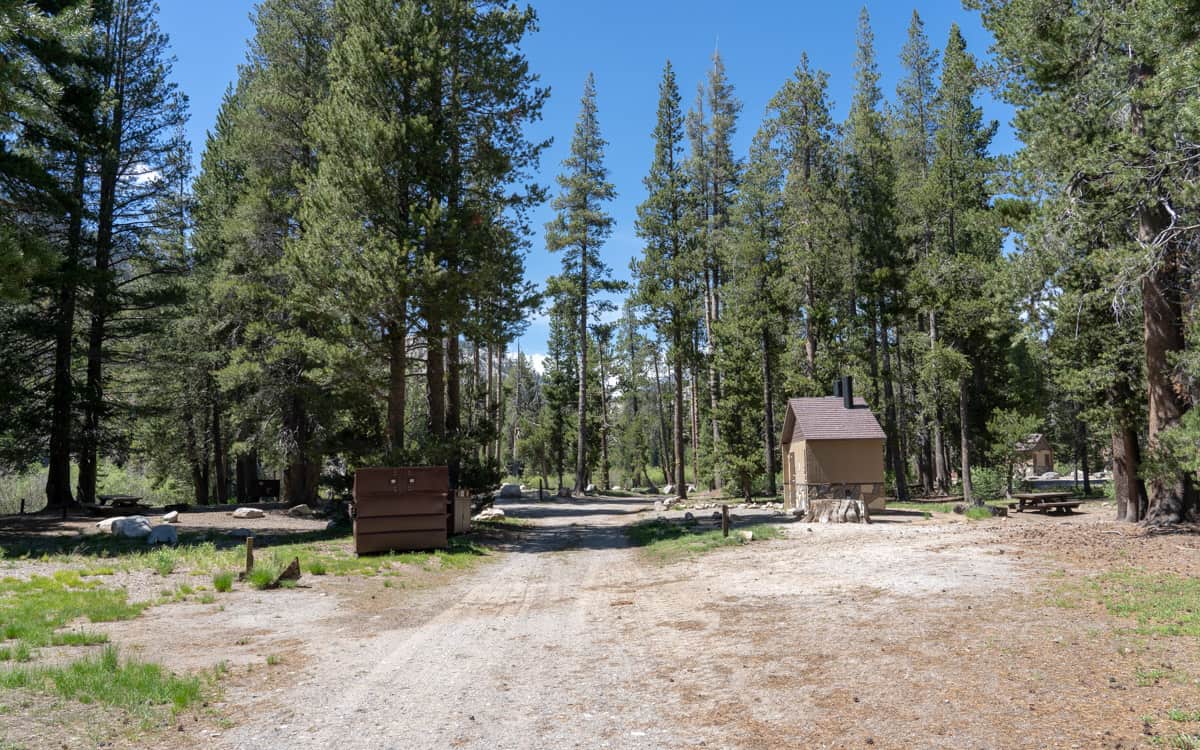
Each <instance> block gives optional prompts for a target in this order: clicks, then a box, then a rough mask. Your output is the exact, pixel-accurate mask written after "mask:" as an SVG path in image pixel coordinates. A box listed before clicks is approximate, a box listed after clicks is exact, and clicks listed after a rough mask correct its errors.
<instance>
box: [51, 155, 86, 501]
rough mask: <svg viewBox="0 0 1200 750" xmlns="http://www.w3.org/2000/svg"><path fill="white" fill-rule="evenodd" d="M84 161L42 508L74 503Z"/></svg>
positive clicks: (66, 270) (77, 180) (70, 243)
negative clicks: (77, 298) (75, 347)
mask: <svg viewBox="0 0 1200 750" xmlns="http://www.w3.org/2000/svg"><path fill="white" fill-rule="evenodd" d="M85 168H86V164H85V159H84V157H83V154H82V153H79V154H77V155H76V158H75V175H74V181H73V183H72V188H71V191H72V196H71V197H72V205H71V208H70V226H69V228H68V235H67V247H66V255H65V257H64V258H63V261H62V263H61V264H60V266H59V276H60V277H59V279H58V284H59V288H58V306H57V309H56V310H55V317H54V385H53V390H52V391H51V397H50V446H49V465H48V466H47V471H46V507H47V508H54V509H58V508H65V507H68V506H73V505H75V504H76V502H75V498H74V497H73V496H72V495H71V426H72V424H71V407H72V405H73V404H74V400H75V396H74V379H73V378H72V377H71V360H72V349H73V344H74V341H75V335H74V334H75V296H76V284H77V283H78V282H77V280H76V274H77V273H78V272H79V255H80V249H81V246H82V244H83V212H84V206H83V189H84V177H85V175H86V173H85Z"/></svg>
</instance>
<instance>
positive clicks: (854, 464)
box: [780, 377, 886, 510]
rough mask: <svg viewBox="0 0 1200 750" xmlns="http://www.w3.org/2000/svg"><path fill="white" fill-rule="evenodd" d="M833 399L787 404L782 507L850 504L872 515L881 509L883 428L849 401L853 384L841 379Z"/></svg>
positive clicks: (864, 404) (854, 401)
mask: <svg viewBox="0 0 1200 750" xmlns="http://www.w3.org/2000/svg"><path fill="white" fill-rule="evenodd" d="M835 393H838V394H839V395H835V396H826V397H819V398H793V399H791V400H790V401H788V409H787V414H786V416H784V418H783V439H782V441H781V442H780V445H782V446H783V451H784V457H783V482H784V488H785V489H784V492H785V495H786V496H785V498H784V503H785V507H787V508H789V509H791V508H807V507H808V501H809V500H815V499H826V498H829V499H832V498H838V499H841V498H852V499H855V500H863V501H865V502H866V503H867V505H868V506H869V507H870V508H871V509H873V510H881V509H882V508H883V507H884V503H885V494H884V493H885V489H884V473H883V447H884V440H885V439H886V438H885V436H884V433H883V428H882V427H880V426H879V422H878V421H877V420H876V419H875V415H874V414H872V413H871V410H870V408H868V407H867V402H866V401H864V400H863V399H861V398H855V397H854V393H853V381H852V380H851V379H850V378H848V377H847V378H843V379H841V380H840V381H839V382H838V384H837V385H836V386H835Z"/></svg>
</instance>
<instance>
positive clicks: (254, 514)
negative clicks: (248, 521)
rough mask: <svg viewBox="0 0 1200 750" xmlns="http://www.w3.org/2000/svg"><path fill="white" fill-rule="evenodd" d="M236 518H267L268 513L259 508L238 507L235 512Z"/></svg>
mask: <svg viewBox="0 0 1200 750" xmlns="http://www.w3.org/2000/svg"><path fill="white" fill-rule="evenodd" d="M233 517H234V518H266V517H267V514H266V513H263V512H262V511H261V510H259V509H258V508H238V509H237V510H235V511H234V512H233Z"/></svg>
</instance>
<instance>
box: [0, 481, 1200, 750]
mask: <svg viewBox="0 0 1200 750" xmlns="http://www.w3.org/2000/svg"><path fill="white" fill-rule="evenodd" d="M500 507H503V508H504V510H505V511H506V512H507V513H508V514H509V516H510V517H515V518H521V519H525V524H527V525H524V526H522V527H521V528H519V529H518V530H517V531H516V532H515V533H512V534H508V535H507V536H506V538H505V539H503V540H500V541H499V542H498V554H496V555H494V556H493V557H492V559H491V560H490V562H488V563H486V564H483V565H481V566H479V567H476V568H474V569H473V570H471V571H470V572H466V573H456V572H452V571H447V572H445V573H444V574H440V575H439V574H436V573H435V574H434V575H432V576H430V577H427V578H425V579H422V582H421V583H420V584H419V585H417V586H415V587H413V586H409V587H405V588H401V587H399V586H396V585H392V584H389V579H383V578H378V577H375V578H364V577H348V578H337V577H324V578H312V577H306V578H305V579H304V580H303V584H304V585H305V586H304V587H302V588H297V589H292V590H285V591H274V592H254V591H240V592H237V593H234V594H232V595H230V596H229V597H227V598H223V599H222V600H221V602H222V603H221V604H220V605H212V604H209V605H204V604H173V605H165V606H160V607H155V608H153V609H151V610H149V611H148V612H147V613H146V614H145V615H143V616H142V617H140V618H139V619H137V620H136V621H133V622H131V623H118V624H114V625H111V626H107V632H109V633H110V634H111V635H112V637H113V639H114V641H116V642H117V643H119V644H120V645H121V646H122V648H124V649H131V650H134V651H136V652H138V653H140V654H141V655H143V656H144V657H145V658H148V659H154V660H158V661H161V662H163V663H164V664H167V665H168V666H170V667H171V668H172V669H200V668H207V667H211V666H213V665H215V664H216V663H217V662H219V661H224V662H226V663H227V664H228V665H229V672H228V674H227V676H226V677H225V678H224V679H223V680H222V683H221V684H222V686H223V687H222V695H221V699H220V701H219V702H217V703H214V704H213V705H211V706H206V707H205V708H204V709H203V710H201V711H195V712H191V713H189V714H187V715H185V716H181V717H180V720H179V723H178V726H177V727H176V728H175V729H173V730H172V731H170V732H167V733H160V734H157V735H151V736H149V737H143V738H141V739H140V740H137V741H135V742H134V741H131V742H130V746H134V745H136V746H139V747H159V748H178V747H193V746H203V747H215V748H226V749H229V750H233V749H243V748H245V749H247V750H249V749H250V748H262V747H279V748H299V749H308V748H312V749H314V750H315V749H316V748H329V747H337V748H339V750H355V749H357V748H363V749H366V748H372V749H374V748H402V749H408V748H481V749H482V748H489V749H491V748H495V749H501V748H547V749H548V748H605V747H607V748H688V747H704V748H858V747H872V748H955V749H956V750H957V749H959V748H981V749H982V748H1136V747H1154V746H1158V744H1159V743H1162V742H1164V740H1163V739H1162V738H1157V739H1156V738H1155V737H1154V736H1153V731H1152V730H1151V729H1150V728H1149V727H1148V725H1146V724H1144V723H1143V717H1144V716H1162V715H1164V714H1165V712H1166V711H1168V710H1170V709H1173V708H1181V709H1189V710H1192V711H1196V710H1197V709H1200V649H1198V648H1197V644H1196V641H1195V639H1190V638H1161V639H1160V638H1154V637H1149V636H1140V637H1139V636H1134V635H1132V634H1131V633H1130V632H1129V628H1130V625H1131V623H1130V622H1129V621H1127V620H1122V619H1120V618H1114V617H1112V616H1110V615H1108V614H1107V613H1106V612H1105V610H1104V608H1103V607H1102V606H1101V605H1100V604H1099V603H1098V602H1094V601H1089V600H1087V599H1086V598H1085V599H1084V600H1082V601H1081V602H1079V603H1078V604H1077V605H1076V606H1071V607H1069V608H1064V607H1062V606H1058V605H1057V604H1056V603H1055V602H1056V600H1058V599H1060V598H1061V594H1062V591H1063V590H1064V587H1070V586H1071V585H1074V582H1077V581H1079V580H1081V579H1082V577H1084V576H1086V575H1088V574H1091V573H1095V572H1100V571H1104V570H1119V569H1124V568H1126V567H1129V566H1130V565H1134V564H1136V565H1138V566H1139V567H1144V568H1146V569H1149V570H1152V571H1174V572H1176V573H1180V574H1185V575H1198V574H1200V535H1197V534H1195V533H1194V532H1193V533H1191V534H1183V535H1178V534H1173V535H1148V534H1146V533H1144V532H1143V531H1140V530H1138V529H1135V528H1133V527H1129V526H1125V525H1118V524H1114V523H1110V522H1109V521H1108V520H1107V519H1108V518H1110V517H1111V515H1112V511H1111V508H1108V507H1102V506H1089V507H1088V508H1087V509H1086V510H1087V512H1084V513H1081V514H1078V515H1076V516H1072V517H1066V518H1061V519H1060V518H1054V517H1046V516H1040V515H1028V514H1026V515H1021V516H1017V517H1015V518H1012V519H1007V520H1006V519H996V520H992V521H979V522H967V521H964V520H962V519H958V518H957V517H954V516H940V515H939V516H937V517H935V518H934V519H932V520H923V519H922V518H921V515H920V514H919V513H902V512H901V513H895V514H888V515H883V516H879V517H878V521H879V522H878V523H875V524H872V525H870V526H859V525H815V526H808V525H802V524H793V523H786V521H787V520H788V519H787V518H786V517H785V516H782V515H778V514H776V515H768V514H767V513H765V512H751V511H746V512H739V513H738V514H739V515H741V516H742V520H743V521H744V522H746V523H749V522H752V521H761V520H775V521H777V522H781V523H786V528H787V534H786V536H785V538H783V539H780V540H774V541H769V542H755V543H753V544H750V545H745V546H740V547H733V548H725V549H722V550H719V551H716V552H713V553H711V554H707V555H704V556H700V557H695V558H692V559H687V560H682V561H679V562H674V563H670V564H659V563H655V562H651V561H649V560H648V559H647V558H646V557H645V556H644V555H643V554H642V553H641V552H640V551H639V550H637V549H633V548H630V547H629V546H628V541H627V539H626V536H625V533H624V529H623V527H624V526H625V525H627V524H629V523H632V522H635V521H638V520H642V519H646V518H651V517H654V515H656V514H655V512H654V511H653V506H652V504H651V503H648V502H646V501H644V500H641V499H614V498H586V499H577V500H573V501H564V502H554V503H542V504H538V503H534V502H529V501H525V502H517V503H508V504H503V505H501V506H500ZM755 516H762V517H761V518H755ZM1198 606H1200V603H1198ZM267 657H271V660H272V662H273V664H270V665H268V664H267V661H266V660H267ZM1147 674H1150V675H1154V676H1155V677H1154V678H1153V679H1147V678H1146V677H1145V675H1147ZM31 712H32V713H31V715H33V714H36V713H37V712H33V710H32V709H31ZM18 713H19V712H18ZM4 718H6V719H8V718H12V717H11V716H8V717H4ZM1193 731H1194V728H1193ZM50 736H51V735H47V738H48V739H49V738H50ZM85 739H86V738H85ZM122 742H123V741H122V740H117V741H116V742H115V746H117V747H120V746H122ZM32 746H37V745H36V743H35V744H34V745H31V747H32ZM46 746H47V747H51V746H53V747H61V746H63V744H62V743H59V744H53V743H47V745H46ZM68 746H72V747H73V746H76V745H68ZM77 746H80V747H84V746H89V745H86V744H80V745H77ZM91 746H94V745H91ZM1166 746H1170V745H1166Z"/></svg>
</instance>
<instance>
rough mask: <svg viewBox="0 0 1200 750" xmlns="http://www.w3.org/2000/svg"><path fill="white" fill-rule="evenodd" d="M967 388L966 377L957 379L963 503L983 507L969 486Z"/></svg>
mask: <svg viewBox="0 0 1200 750" xmlns="http://www.w3.org/2000/svg"><path fill="white" fill-rule="evenodd" d="M967 388H968V386H967V376H966V375H960V376H959V378H958V421H959V428H960V433H961V439H962V448H961V450H962V456H961V458H962V488H963V502H964V503H967V504H968V505H983V501H982V500H977V499H976V498H975V492H974V488H972V486H971V449H970V440H969V436H970V422H969V414H968V409H967Z"/></svg>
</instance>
